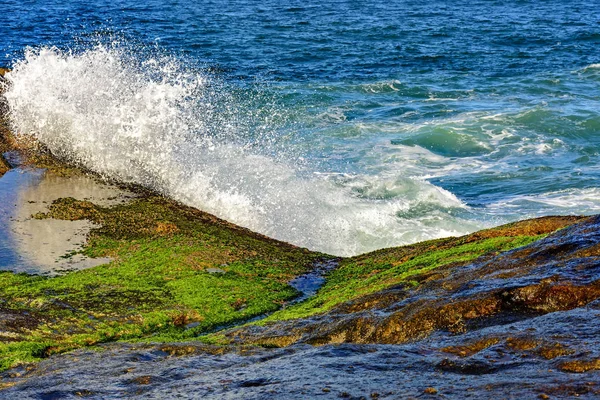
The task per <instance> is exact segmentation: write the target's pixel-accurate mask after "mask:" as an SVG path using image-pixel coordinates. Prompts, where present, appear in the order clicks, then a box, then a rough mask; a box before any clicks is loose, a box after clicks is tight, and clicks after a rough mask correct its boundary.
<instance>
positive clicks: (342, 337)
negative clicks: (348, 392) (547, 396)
mask: <svg viewBox="0 0 600 400" xmlns="http://www.w3.org/2000/svg"><path fill="white" fill-rule="evenodd" d="M479 235H481V234H480V233H479ZM597 265H600V216H596V217H591V218H588V219H586V220H584V221H583V222H580V223H578V224H575V225H572V226H570V227H568V228H564V229H561V230H559V231H557V232H556V233H554V234H552V235H550V236H548V237H547V238H545V239H542V240H539V241H537V242H534V243H533V244H531V245H529V246H525V247H522V248H519V249H516V250H513V251H510V252H507V253H501V254H499V255H497V256H494V257H492V258H483V259H479V260H476V261H475V262H472V263H468V264H466V265H459V266H449V267H442V268H438V269H436V270H435V273H433V274H432V273H426V275H427V276H428V278H427V279H421V278H419V277H418V276H416V277H414V280H415V281H421V283H420V284H419V286H418V287H416V288H414V289H408V288H406V287H404V286H399V287H397V288H390V289H386V290H383V291H381V292H379V293H376V294H372V295H366V296H363V297H360V298H358V299H356V300H352V301H349V302H346V303H344V304H342V305H340V306H337V307H335V308H334V309H332V310H331V311H329V312H327V313H326V314H321V315H316V316H313V317H310V318H306V319H297V320H288V321H280V322H275V323H271V324H266V325H264V326H249V327H244V328H241V329H237V330H236V329H234V330H231V331H229V332H227V333H226V335H227V336H228V337H229V339H230V340H232V341H233V342H236V343H256V344H264V345H267V346H269V345H270V346H273V345H276V346H288V345H290V344H293V343H309V344H313V345H325V344H335V343H364V344H368V343H371V344H374V343H385V344H401V343H406V342H409V341H414V340H420V339H424V338H426V337H428V336H429V335H431V334H432V333H434V332H447V333H450V334H462V333H466V332H469V331H474V330H478V329H480V328H481V327H485V326H495V325H504V324H506V323H507V322H510V321H512V320H527V319H533V318H535V317H537V316H540V315H544V314H548V313H554V312H560V311H567V310H572V309H577V308H580V307H584V306H586V305H588V304H590V303H592V302H594V301H596V300H598V299H600V268H597ZM541 336H542V338H538V339H537V340H538V342H536V343H535V344H534V345H532V346H533V348H538V346H542V347H540V348H538V349H537V350H536V352H537V353H536V354H537V355H538V356H542V357H544V358H546V359H552V358H555V357H559V356H566V355H569V354H572V353H573V351H572V350H568V349H566V348H564V347H563V346H562V345H561V344H556V343H554V342H552V341H551V340H549V338H544V337H543V336H544V334H543V333H542V334H541ZM541 339H544V340H541ZM545 339H548V340H545ZM500 341H501V340H500V339H499V338H497V337H492V338H489V337H488V338H485V337H484V338H480V339H479V340H478V341H476V342H473V343H467V344H465V345H462V346H459V347H454V348H450V347H449V348H445V349H444V351H446V352H449V353H452V354H456V355H458V356H462V357H466V356H470V355H472V354H475V353H477V352H479V351H481V350H482V349H485V348H487V347H489V346H492V345H495V344H496V343H498V342H500ZM503 341H504V340H502V342H503ZM510 345H511V346H513V349H515V348H516V347H518V343H516V342H515V340H514V339H513V341H512V342H511V343H510ZM544 346H545V347H544ZM564 368H566V369H569V368H572V369H575V368H574V367H569V366H566V367H564ZM586 368H587V367H586Z"/></svg>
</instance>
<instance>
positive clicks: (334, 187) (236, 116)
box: [6, 46, 479, 255]
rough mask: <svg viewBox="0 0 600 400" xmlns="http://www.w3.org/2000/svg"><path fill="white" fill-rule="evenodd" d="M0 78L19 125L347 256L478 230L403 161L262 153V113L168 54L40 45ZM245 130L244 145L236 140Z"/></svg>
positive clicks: (169, 189) (190, 200)
mask: <svg viewBox="0 0 600 400" xmlns="http://www.w3.org/2000/svg"><path fill="white" fill-rule="evenodd" d="M7 79H8V80H9V82H10V84H11V86H10V89H9V91H8V92H7V95H6V97H7V99H8V101H9V105H10V109H11V120H12V122H13V124H14V127H15V129H16V130H17V131H18V132H19V133H23V134H28V135H33V136H34V137H36V138H37V139H38V140H39V141H40V142H42V143H44V144H45V145H46V146H47V147H48V148H49V149H50V150H51V151H52V152H54V153H55V154H57V155H59V156H61V157H66V158H68V159H70V160H72V161H74V162H77V163H81V164H82V165H84V166H86V167H87V168H90V169H91V170H94V171H96V172H98V173H100V174H103V175H105V176H107V177H111V178H116V179H119V180H122V181H126V182H136V183H139V184H142V185H145V186H147V187H150V188H153V189H155V190H157V191H159V192H161V193H164V194H165V195H168V196H170V197H173V198H175V199H177V200H180V201H182V202H184V203H186V204H189V205H192V206H195V207H198V208H200V209H202V210H205V211H208V212H210V213H213V214H215V215H217V216H219V217H221V218H224V219H227V220H229V221H231V222H234V223H236V224H239V225H242V226H245V227H248V228H250V229H252V230H255V231H258V232H261V233H264V234H266V235H269V236H271V237H274V238H276V239H280V240H284V241H287V242H290V243H293V244H296V245H299V246H304V247H308V248H310V249H314V250H318V251H323V252H327V253H331V254H335V255H353V254H358V253H362V252H366V251H369V250H374V249H377V248H382V247H389V246H395V245H401V244H406V243H411V242H415V241H420V240H425V239H430V238H437V237H443V236H449V235H457V234H464V233H467V232H469V231H472V230H475V229H477V228H478V227H479V226H476V225H475V224H474V223H473V222H467V221H466V220H462V219H460V218H458V217H456V216H451V215H450V214H449V213H448V210H451V209H459V210H460V209H463V210H464V209H465V208H466V207H465V206H464V205H463V204H462V203H461V202H460V201H459V200H458V199H457V198H456V197H455V196H454V195H453V194H451V193H450V192H448V191H446V190H443V189H441V188H439V187H436V186H434V185H432V184H430V183H428V182H425V181H422V180H415V179H410V178H409V177H402V171H401V170H399V171H392V172H393V173H388V174H382V175H381V174H380V175H377V176H373V175H364V176H342V175H339V174H338V175H336V174H331V173H322V172H327V171H318V170H317V169H315V170H311V169H310V168H307V167H306V164H310V163H306V162H305V163H303V166H300V164H299V163H297V162H296V161H295V160H294V159H293V158H292V157H289V156H286V155H285V154H280V155H277V154H275V155H273V152H270V153H269V152H265V151H261V148H268V147H269V146H270V145H271V144H272V143H273V142H277V139H278V138H277V137H276V135H277V133H276V131H273V132H271V131H269V127H268V121H264V120H263V121H260V124H261V125H260V126H256V127H253V126H248V124H251V123H257V124H258V123H259V122H256V121H254V122H251V121H252V120H251V119H247V118H243V115H244V113H247V112H248V110H247V109H245V108H244V107H242V106H241V105H239V108H237V107H238V105H237V104H236V103H235V101H233V100H232V99H233V97H232V96H229V94H228V92H227V90H228V89H227V86H226V85H224V84H220V83H219V82H218V81H216V80H215V79H214V78H212V77H211V76H206V75H203V74H200V73H197V72H190V71H187V70H185V69H184V68H182V67H181V65H179V63H178V62H177V61H175V60H173V59H168V58H165V59H159V58H149V59H147V60H145V61H143V62H141V61H138V60H135V59H133V58H132V57H131V56H129V55H127V54H126V52H124V51H122V50H119V49H113V48H107V47H103V46H97V47H95V48H93V49H90V50H87V51H85V52H81V53H78V54H72V53H67V52H61V51H59V50H57V49H54V48H44V49H40V50H29V51H27V52H26V54H25V57H24V59H23V60H22V61H20V62H18V63H17V64H16V65H15V66H14V70H13V71H12V72H10V73H9V74H8V75H7ZM254 128H256V129H254ZM252 131H259V132H260V133H259V134H255V137H254V139H253V140H254V142H253V145H252V146H250V145H248V143H247V141H243V140H237V139H238V138H240V137H246V136H248V132H252ZM289 150H290V151H288V152H287V153H288V154H293V153H294V150H293V149H289ZM307 170H308V171H307ZM399 176H400V177H399ZM357 187H360V188H361V189H362V190H361V191H360V194H357V191H356V190H355V189H356V188H357ZM389 193H392V194H393V195H391V196H390V195H388V194H389Z"/></svg>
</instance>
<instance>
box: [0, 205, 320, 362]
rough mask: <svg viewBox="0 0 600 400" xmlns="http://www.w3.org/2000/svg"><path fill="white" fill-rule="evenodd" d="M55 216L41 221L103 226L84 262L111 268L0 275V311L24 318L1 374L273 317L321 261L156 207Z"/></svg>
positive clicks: (67, 211)
mask: <svg viewBox="0 0 600 400" xmlns="http://www.w3.org/2000/svg"><path fill="white" fill-rule="evenodd" d="M50 209H51V211H50V212H49V213H48V215H44V214H40V215H37V216H36V217H37V218H47V217H57V218H62V219H81V218H87V219H91V220H92V221H94V222H96V223H98V224H101V227H100V228H99V229H96V230H95V231H93V232H92V233H91V236H90V239H89V243H88V245H87V247H86V249H85V250H84V252H85V253H86V254H88V255H91V256H110V257H112V258H113V259H114V261H113V262H111V263H110V264H107V265H102V266H98V267H95V268H91V269H86V270H82V271H76V272H71V273H68V274H66V275H63V276H58V277H53V278H47V277H38V276H29V275H24V274H13V273H1V274H0V305H2V307H3V308H2V310H4V311H5V312H8V313H11V314H12V315H17V314H18V315H26V316H27V317H26V318H24V319H23V320H22V321H21V320H19V321H21V322H20V323H21V324H22V326H14V327H12V329H11V332H9V333H10V335H5V337H3V336H0V338H2V339H1V340H2V343H0V370H3V369H6V368H9V367H11V366H14V365H16V364H18V363H21V362H30V361H34V360H37V359H39V358H41V357H44V356H47V355H49V354H52V353H57V352H62V351H67V350H71V349H74V348H78V347H82V346H92V345H94V344H97V343H103V342H109V341H116V340H128V341H139V340H152V341H158V340H161V341H170V340H183V339H191V338H195V337H197V336H198V334H199V333H202V332H206V331H208V330H212V329H215V328H216V327H218V326H222V325H227V324H231V323H234V322H235V321H241V320H245V319H248V318H251V317H254V316H256V315H260V314H263V313H266V312H271V311H274V310H277V309H278V308H279V307H281V305H282V304H283V303H284V302H285V301H287V300H290V299H292V298H293V297H295V296H297V294H298V293H297V292H296V291H295V290H294V289H293V288H291V287H290V286H289V285H288V284H287V282H288V281H289V280H291V279H292V278H293V277H295V276H297V275H300V274H302V273H304V272H306V271H308V270H309V269H310V268H311V265H312V263H313V262H314V261H315V259H316V258H318V257H322V255H320V254H317V253H312V252H309V251H307V250H305V249H300V248H297V247H294V246H290V245H287V244H284V243H281V242H277V241H274V240H271V239H268V238H266V237H264V236H261V235H258V234H255V233H252V232H250V231H248V230H245V229H242V228H238V227H235V226H233V225H231V224H228V223H226V222H224V221H221V220H218V219H216V218H214V217H212V216H209V215H207V214H204V213H201V212H199V211H197V210H194V209H191V208H187V207H182V206H180V205H178V204H176V203H175V202H172V201H169V200H166V199H162V198H159V197H147V198H142V199H138V200H135V201H133V202H131V203H129V204H126V205H121V206H118V207H114V208H101V207H97V206H95V205H93V204H91V203H89V202H80V201H76V200H74V199H61V200H59V201H57V202H55V203H54V204H53V205H52V206H51V207H50ZM0 334H1V333H0Z"/></svg>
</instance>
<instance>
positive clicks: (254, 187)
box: [0, 0, 600, 256]
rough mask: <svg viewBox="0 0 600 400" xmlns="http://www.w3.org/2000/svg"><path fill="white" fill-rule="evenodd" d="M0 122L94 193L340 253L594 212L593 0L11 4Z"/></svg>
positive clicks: (599, 139)
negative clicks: (167, 201) (97, 178)
mask: <svg viewBox="0 0 600 400" xmlns="http://www.w3.org/2000/svg"><path fill="white" fill-rule="evenodd" d="M3 6H4V12H3V13H2V15H1V16H0V34H1V37H2V41H0V50H1V51H0V66H5V67H9V68H12V69H13V70H12V72H10V73H9V74H8V75H7V79H8V81H9V82H10V87H9V89H8V92H7V94H6V97H7V99H8V102H9V105H10V108H11V114H10V118H11V122H12V124H13V126H14V128H15V130H17V131H18V132H21V133H24V134H29V135H33V136H34V137H36V138H37V139H38V140H39V141H41V142H42V143H43V144H44V145H45V146H47V147H48V148H49V149H50V150H51V151H53V152H54V153H55V154H57V155H59V156H61V157H64V158H66V159H68V160H71V161H72V162H75V163H78V164H81V165H83V166H85V167H87V168H89V169H90V170H93V171H95V172H97V173H98V174H100V175H102V176H104V177H106V178H108V179H118V180H121V181H125V182H133V183H138V184H142V185H145V186H147V187H149V188H152V189H154V190H156V191H159V192H161V193H163V194H165V195H167V196H170V197H173V198H175V199H177V200H179V201H182V202H184V203H186V204H188V205H192V206H195V207H198V208H200V209H202V210H205V211H208V212H210V213H213V214H215V215H217V216H219V217H221V218H224V219H227V220H229V221H231V222H234V223H236V224H239V225H242V226H245V227H248V228H250V229H252V230H255V231H258V232H261V233H264V234H266V235H268V236H271V237H274V238H277V239H280V240H284V241H287V242H290V243H293V244H296V245H299V246H304V247H308V248H310V249H312V250H318V251H322V252H326V253H330V254H334V255H343V256H347V255H354V254H359V253H364V252H367V251H371V250H375V249H379V248H383V247H390V246H398V245H403V244H408V243H414V242H417V241H422V240H427V239H433V238H439V237H445V236H452V235H462V234H466V233H469V232H473V231H476V230H478V229H482V228H485V227H491V226H496V225H500V224H503V223H507V222H511V221H515V220H519V219H523V218H530V217H535V216H542V215H553V214H593V213H598V212H600V179H599V178H600V169H599V167H598V157H599V148H600V146H599V145H600V107H599V104H600V103H599V100H600V4H598V3H597V2H594V1H583V0H574V1H557V0H549V1H544V2H540V1H517V0H513V1H492V0H489V1H467V2H450V1H429V2H423V1H380V0H378V1H370V2H358V1H321V2H312V1H306V0H305V1H301V2H300V1H285V2H284V1H274V0H265V1H260V2H258V1H206V2H196V1H190V0H182V1H155V0H150V1H146V2H136V1H123V0H113V1H111V2H101V1H95V0H90V1H85V2H80V1H72V2H63V1H26V0H20V1H13V0H8V1H5V2H4V3H3Z"/></svg>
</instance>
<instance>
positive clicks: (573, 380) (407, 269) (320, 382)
mask: <svg viewBox="0 0 600 400" xmlns="http://www.w3.org/2000/svg"><path fill="white" fill-rule="evenodd" d="M3 72H4V71H2V74H3ZM5 112H6V109H5V110H4V115H3V117H2V123H1V124H0V154H2V157H0V179H6V178H7V177H9V175H10V174H11V173H17V172H19V173H23V172H24V171H29V170H36V171H42V173H43V174H45V175H46V176H61V177H62V178H64V179H67V180H68V179H75V177H78V176H79V177H80V176H86V177H88V178H89V179H93V180H97V181H99V180H100V178H99V177H96V176H94V175H93V174H90V173H89V172H87V171H84V170H82V169H80V168H78V167H77V166H76V165H71V164H70V163H69V162H68V160H57V159H56V158H54V156H53V155H52V154H49V153H48V152H46V151H45V150H44V149H43V148H41V147H40V146H38V145H37V144H35V143H30V142H28V141H27V140H24V139H22V138H19V140H16V139H15V137H14V135H13V134H12V133H11V131H10V129H9V125H8V123H7V119H6V114H5ZM7 159H9V160H10V162H9V161H7ZM2 175H4V177H2ZM104 184H106V183H104ZM110 184H111V185H113V186H114V187H115V188H119V189H120V190H127V191H128V192H130V193H132V194H133V195H132V196H130V197H129V198H128V199H127V200H126V201H122V202H119V203H116V204H100V203H99V202H98V201H95V200H94V199H91V200H90V199H89V198H75V197H72V196H63V197H58V198H56V199H54V200H53V201H52V202H51V203H48V204H40V207H41V209H42V211H39V212H36V213H33V214H32V215H30V216H29V217H28V218H29V219H31V220H38V221H42V220H60V221H88V222H90V223H91V224H93V227H92V228H91V230H90V231H89V233H88V234H87V242H86V243H85V245H84V247H83V249H81V250H78V251H74V252H72V253H70V254H64V255H61V256H62V257H66V258H69V257H75V256H78V255H82V256H85V257H91V258H99V257H105V258H106V260H107V262H108V263H106V264H103V265H98V266H94V267H91V268H85V269H81V270H72V271H68V272H64V271H63V272H60V271H58V272H57V273H55V274H46V275H35V274H22V273H21V274H18V273H14V272H13V271H12V270H10V268H7V270H6V271H3V272H0V371H2V372H1V374H0V397H3V396H4V397H6V398H53V399H55V398H56V399H57V398H81V397H90V398H122V397H124V396H125V397H127V396H135V395H144V396H145V397H156V398H170V397H177V396H179V397H213V398H269V397H276V398H307V397H310V398H312V397H317V396H319V397H322V398H340V397H341V398H369V397H370V398H410V397H415V398H417V397H418V398H422V397H427V398H429V397H431V398H434V397H440V398H465V397H473V398H481V397H501V398H514V397H526V398H531V397H536V396H537V397H539V398H549V397H553V398H556V397H568V396H575V395H576V396H578V397H583V398H586V397H587V398H596V396H598V395H600V386H599V385H600V376H599V374H598V370H600V324H599V323H598V315H600V313H599V309H600V302H599V301H598V299H600V233H599V232H600V230H599V228H600V217H598V216H592V217H575V216H564V217H559V216H557V217H543V218H538V219H532V220H527V221H521V222H517V223H513V224H509V225H505V226H501V227H498V228H494V229H489V230H485V231H480V232H476V233H473V234H471V235H467V236H463V237H458V238H446V239H439V240H434V241H429V242H423V243H418V244H415V245H410V246H404V247H398V248H392V249H384V250H378V251H376V252H373V253H369V254H365V255H361V256H357V257H352V258H345V259H338V258H334V257H331V256H328V255H326V254H319V253H315V252H311V251H309V250H306V249H302V248H298V247H295V246H292V245H289V244H287V243H282V242H278V241H275V240H272V239H270V238H267V237H265V236H262V235H259V234H256V233H254V232H251V231H249V230H247V229H244V228H240V227H237V226H235V225H232V224H230V223H228V222H226V221H223V220H220V219H218V218H216V217H214V216H212V215H210V214H207V213H204V212H202V211H199V210H196V209H193V208H190V207H186V206H183V205H181V204H179V203H177V202H175V201H172V200H170V199H167V198H164V197H162V196H160V195H159V194H157V193H152V192H149V191H147V190H145V189H143V188H140V187H131V186H128V187H126V188H125V187H123V186H121V185H119V183H115V182H113V183H110ZM8 231H9V230H8V228H7V227H5V228H4V232H2V234H3V235H4V234H8ZM324 265H326V266H327V267H326V268H325V267H323V266H324ZM315 271H316V272H315ZM59 272H60V273H59ZM311 272H312V274H311ZM299 277H304V278H301V279H307V280H309V281H310V282H309V283H310V284H306V285H302V284H298V285H296V284H292V285H291V284H290V282H298V278H299ZM311 285H312V286H311ZM317 289H318V290H317ZM301 292H306V293H307V295H306V296H304V297H303V299H304V300H303V301H299V302H294V299H297V298H298V296H301V294H302V293H301ZM313 292H314V293H313Z"/></svg>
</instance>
